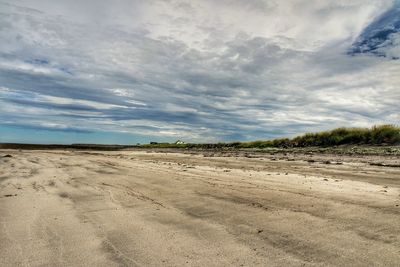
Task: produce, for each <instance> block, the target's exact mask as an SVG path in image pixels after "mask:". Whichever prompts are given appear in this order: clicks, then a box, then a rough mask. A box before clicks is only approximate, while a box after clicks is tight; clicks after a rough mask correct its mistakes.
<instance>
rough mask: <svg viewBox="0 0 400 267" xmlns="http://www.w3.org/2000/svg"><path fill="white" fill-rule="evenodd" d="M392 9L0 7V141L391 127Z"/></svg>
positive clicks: (319, 2)
mask: <svg viewBox="0 0 400 267" xmlns="http://www.w3.org/2000/svg"><path fill="white" fill-rule="evenodd" d="M399 29H400V1H399V0H395V1H394V0H369V1H365V0H247V1H243V0H201V1H200V0H198V1H197V0H190V1H189V0H147V1H139V0H113V1H109V0H108V1H107V0H84V1H82V0H80V1H78V0H58V1H54V0H0V142H23V143H60V144H61V143H62V144H69V143H110V144H136V143H147V142H150V141H157V142H173V141H176V140H178V139H179V140H184V141H186V142H200V143H203V142H230V141H248V140H263V139H272V138H277V137H292V136H296V135H299V134H302V133H306V132H315V131H320V130H328V129H332V128H336V127H342V126H344V127H370V126H372V125H376V124H397V125H398V124H399V121H400V105H399V104H398V103H399V101H400V75H399V73H400V60H399V58H400V30H399Z"/></svg>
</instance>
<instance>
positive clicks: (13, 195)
mask: <svg viewBox="0 0 400 267" xmlns="http://www.w3.org/2000/svg"><path fill="white" fill-rule="evenodd" d="M16 196H18V195H17V194H7V195H4V197H16Z"/></svg>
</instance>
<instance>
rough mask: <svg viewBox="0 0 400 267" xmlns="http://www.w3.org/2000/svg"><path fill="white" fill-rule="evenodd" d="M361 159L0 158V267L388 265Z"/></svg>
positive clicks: (382, 223)
mask: <svg viewBox="0 0 400 267" xmlns="http://www.w3.org/2000/svg"><path fill="white" fill-rule="evenodd" d="M6 154H9V155H10V157H3V156H4V155H6ZM369 160H370V159H366V158H363V157H360V158H358V159H355V158H350V157H348V158H343V157H342V158H336V157H332V158H329V156H323V157H322V156H321V157H320V158H318V157H316V156H314V157H313V160H312V161H311V160H310V161H307V158H306V157H303V158H302V157H297V158H290V157H284V156H282V157H276V156H271V155H265V156H264V157H254V158H252V157H240V156H239V157H235V156H232V157H216V156H213V157H204V155H202V154H201V153H198V154H180V153H147V152H146V151H124V152H80V151H16V150H2V151H0V186H1V187H0V222H1V225H0V226H1V227H0V240H1V242H0V266H399V264H400V223H399V222H400V207H399V205H400V190H399V188H400V168H396V167H395V165H393V166H392V167H390V166H376V165H371V164H370V161H369ZM374 160H375V161H379V162H381V161H382V160H385V159H374ZM314 161H315V162H314ZM337 162H339V164H336V163H337ZM328 163H330V164H328ZM378 165H379V164H378Z"/></svg>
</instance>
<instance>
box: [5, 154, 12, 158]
mask: <svg viewBox="0 0 400 267" xmlns="http://www.w3.org/2000/svg"><path fill="white" fill-rule="evenodd" d="M3 158H12V156H11V155H10V154H7V155H5V156H3Z"/></svg>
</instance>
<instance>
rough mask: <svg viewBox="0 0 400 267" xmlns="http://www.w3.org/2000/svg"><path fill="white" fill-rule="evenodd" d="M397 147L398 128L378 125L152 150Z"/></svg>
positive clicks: (163, 146) (169, 145) (178, 145)
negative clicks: (291, 136) (277, 137)
mask: <svg viewBox="0 0 400 267" xmlns="http://www.w3.org/2000/svg"><path fill="white" fill-rule="evenodd" d="M397 144H400V127H397V126H394V125H380V126H374V127H372V128H338V129H334V130H332V131H325V132H318V133H307V134H304V135H301V136H298V137H295V138H292V139H289V138H283V139H275V140H266V141H253V142H233V143H216V144H168V143H161V144H152V145H143V146H142V147H154V148H187V149H189V148H199V149H215V148H272V147H277V148H282V147H287V148H289V147H330V146H339V145H397Z"/></svg>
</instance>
